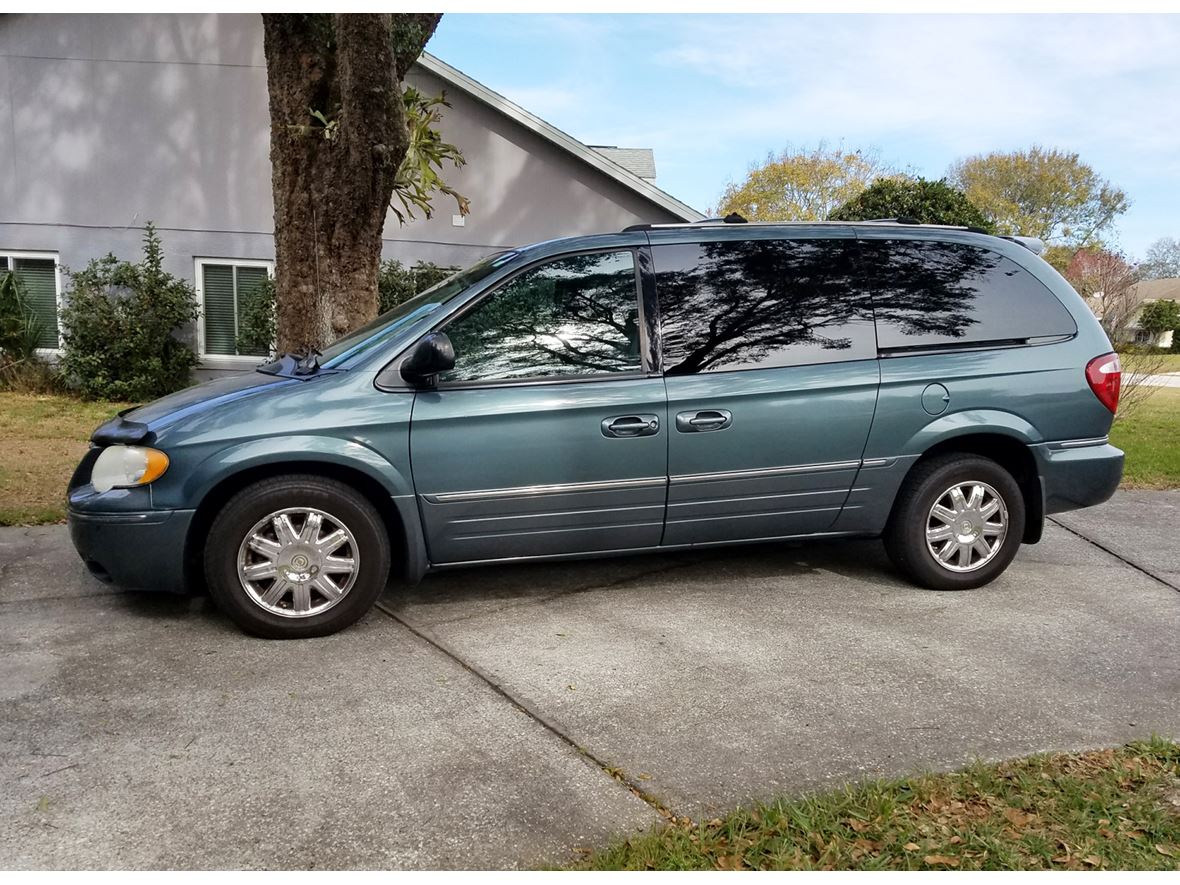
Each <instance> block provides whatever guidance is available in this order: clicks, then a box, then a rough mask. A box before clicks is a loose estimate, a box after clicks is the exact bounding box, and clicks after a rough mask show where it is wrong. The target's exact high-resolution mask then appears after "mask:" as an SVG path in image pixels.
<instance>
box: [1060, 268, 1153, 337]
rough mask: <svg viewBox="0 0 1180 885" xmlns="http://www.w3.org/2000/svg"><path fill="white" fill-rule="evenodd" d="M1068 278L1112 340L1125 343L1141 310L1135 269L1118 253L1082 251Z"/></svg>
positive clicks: (1137, 277) (1066, 273)
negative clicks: (1139, 309) (1135, 317)
mask: <svg viewBox="0 0 1180 885" xmlns="http://www.w3.org/2000/svg"><path fill="white" fill-rule="evenodd" d="M1065 278H1066V279H1067V280H1069V281H1070V283H1072V284H1073V287H1074V288H1075V289H1077V290H1078V294H1080V295H1081V296H1082V297H1083V298H1085V299H1086V301H1087V303H1088V304H1089V305H1090V309H1091V310H1093V311H1094V315H1095V316H1096V317H1098V321H1099V322H1100V323H1101V324H1102V328H1103V329H1105V330H1106V334H1107V336H1108V337H1109V338H1110V340H1111V341H1114V342H1116V343H1117V342H1122V341H1124V340H1125V339H1126V335H1127V327H1128V326H1129V325H1130V323H1131V320H1132V319H1133V318H1134V316H1135V310H1136V308H1137V307H1138V302H1137V301H1136V298H1135V284H1136V283H1138V282H1139V279H1140V277H1139V272H1138V270H1137V269H1136V268H1135V266H1134V265H1132V264H1130V263H1129V262H1128V261H1127V259H1126V258H1124V257H1123V256H1122V255H1121V254H1119V253H1118V252H1112V251H1109V250H1107V249H1079V250H1078V252H1077V254H1075V255H1074V257H1073V259H1072V260H1071V261H1070V263H1069V266H1068V267H1067V268H1066V269H1065Z"/></svg>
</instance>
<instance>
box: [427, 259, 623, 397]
mask: <svg viewBox="0 0 1180 885" xmlns="http://www.w3.org/2000/svg"><path fill="white" fill-rule="evenodd" d="M639 327H640V323H639V301H638V287H637V285H636V273H635V258H634V255H633V254H632V253H631V252H629V251H623V252H605V253H597V254H591V255H570V256H567V257H565V258H559V259H557V260H556V261H551V262H549V263H547V264H543V265H541V266H540V267H536V268H533V269H532V270H529V271H526V272H524V273H522V274H521V275H520V276H518V277H516V278H515V279H513V280H512V281H510V282H509V283H507V284H506V285H505V286H503V287H502V288H501V289H499V290H498V291H496V292H494V293H492V294H491V295H490V296H489V297H487V298H485V299H484V300H483V301H481V302H480V303H479V304H478V305H477V306H476V307H475V308H474V309H473V310H472V311H470V312H469V313H467V314H465V315H463V316H461V317H459V318H458V319H457V320H455V321H453V322H451V323H450V324H448V325H447V326H445V327H444V328H443V331H444V332H446V333H447V335H448V336H449V337H450V339H451V343H452V344H453V345H454V347H455V368H454V369H452V370H451V371H449V372H444V373H443V374H442V375H441V376H440V378H439V381H440V383H443V384H447V383H461V382H468V383H470V382H475V381H510V380H523V379H531V378H555V377H564V376H570V375H599V374H606V373H611V374H614V373H619V372H640V371H642V370H643V360H642V358H641V356H640V343H639V341H640V338H639Z"/></svg>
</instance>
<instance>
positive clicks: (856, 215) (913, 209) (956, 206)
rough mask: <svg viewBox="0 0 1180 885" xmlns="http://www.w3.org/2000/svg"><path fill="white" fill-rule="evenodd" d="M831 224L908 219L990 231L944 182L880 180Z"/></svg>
mask: <svg viewBox="0 0 1180 885" xmlns="http://www.w3.org/2000/svg"><path fill="white" fill-rule="evenodd" d="M828 217H829V218H830V219H831V220H832V221H868V220H871V219H873V218H912V219H914V220H915V221H919V222H921V223H922V224H956V225H964V226H966V227H978V228H982V229H983V230H986V231H990V230H991V229H992V226H991V222H989V221H988V220H987V218H985V217H984V215H983V213H981V212H980V211H979V209H977V208H976V207H975V206H974V205H973V204H972V203H971V201H970V200H968V199H967V197H966V196H964V195H963V193H962V192H961V191H958V190H955V188H953V187H951V186H950V185H949V184H947V182H946V179H940V180H938V181H927V180H926V179H924V178H913V179H891V178H880V179H878V180H877V181H876V182H874V184H873V185H872V187H870V188H869V189H868V190H866V191H863V192H862V193H860V194H858V195H857V196H855V197H853V198H852V199H851V200H849V201H848V202H846V203H845V204H844V205H842V206H840V207H839V208H838V209H836V211H834V212H832V213H831V214H830V215H829V216H828Z"/></svg>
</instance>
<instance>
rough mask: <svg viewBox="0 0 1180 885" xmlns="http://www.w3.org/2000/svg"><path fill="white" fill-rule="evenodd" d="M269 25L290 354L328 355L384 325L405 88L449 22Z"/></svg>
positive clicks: (281, 322)
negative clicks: (382, 300) (367, 327)
mask: <svg viewBox="0 0 1180 885" xmlns="http://www.w3.org/2000/svg"><path fill="white" fill-rule="evenodd" d="M262 18H263V30H264V35H265V52H266V72H267V86H268V89H269V93H270V121H271V122H270V158H271V168H272V173H271V177H272V188H273V192H274V224H275V265H276V266H275V299H276V308H277V320H278V348H279V350H280V351H301V350H303V349H305V348H308V347H316V348H322V347H325V346H326V345H328V344H330V343H331V342H332V341H334V340H335V339H336V338H339V337H340V336H341V335H344V334H346V333H348V332H350V331H352V330H353V329H355V328H357V327H358V326H360V325H362V324H364V323H366V322H368V321H369V320H371V319H372V318H373V317H375V316H376V315H377V305H378V295H377V273H378V265H379V263H380V260H381V232H382V229H383V227H384V225H385V216H386V211H387V209H388V207H389V201H390V198H391V196H392V195H393V185H394V178H395V175H396V173H397V169H398V166H399V165H400V164H401V161H402V159H403V158H404V157H405V154H406V149H407V147H408V145H409V133H408V131H407V129H406V118H405V108H404V106H403V104H402V95H401V80H402V78H403V77H404V76H405V72H406V71H407V70H409V67H410V65H412V64H413V62H414V59H416V58H417V57H418V56H419V55H420V54H421V52H422V48H423V47H424V46H425V45H426V41H427V40H429V39H430V36H431V35H432V34H433V33H434V29H435V28H436V27H437V25H438V20H439V18H441V15H438V14H433V13H430V14H396V15H391V14H388V13H385V14H381V13H374V14H368V13H366V14H335V15H325V14H308V15H302V14H264V15H263V17H262ZM313 111H317V112H319V113H320V114H322V115H323V118H324V120H326V121H327V124H326V125H325V123H324V122H323V121H321V120H318V119H317V118H316V117H314V116H313V115H312V112H313Z"/></svg>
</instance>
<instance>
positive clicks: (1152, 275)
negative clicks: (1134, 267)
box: [1139, 237, 1180, 280]
mask: <svg viewBox="0 0 1180 885" xmlns="http://www.w3.org/2000/svg"><path fill="white" fill-rule="evenodd" d="M1139 270H1140V272H1141V273H1142V274H1143V279H1145V280H1164V279H1170V278H1172V277H1180V239H1175V238H1174V237H1160V239H1158V240H1156V241H1155V242H1154V243H1152V244H1151V246H1150V247H1148V249H1147V255H1145V256H1144V258H1143V261H1142V262H1140V264H1139Z"/></svg>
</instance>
